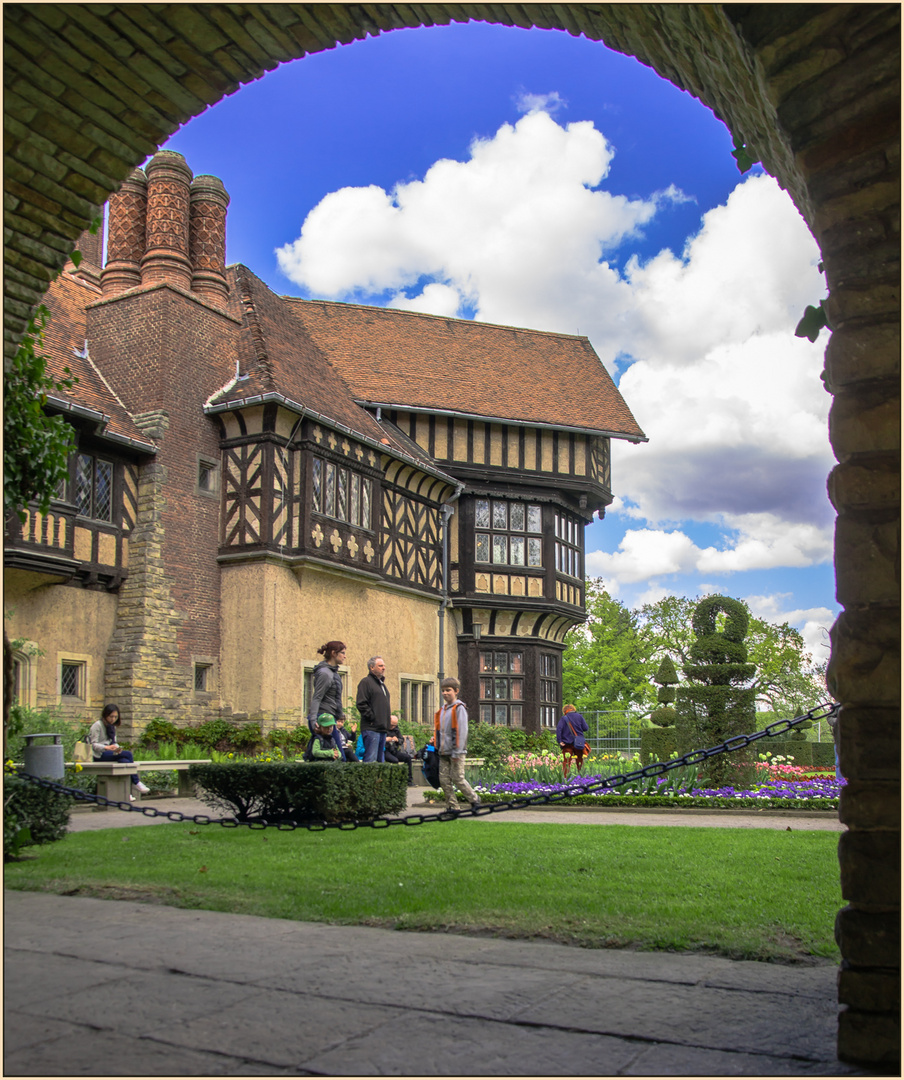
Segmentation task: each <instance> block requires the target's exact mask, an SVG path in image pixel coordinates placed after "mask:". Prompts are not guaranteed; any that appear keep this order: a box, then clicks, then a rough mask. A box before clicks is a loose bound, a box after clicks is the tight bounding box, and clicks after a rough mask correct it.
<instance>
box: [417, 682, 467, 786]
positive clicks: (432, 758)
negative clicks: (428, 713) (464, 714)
mask: <svg viewBox="0 0 904 1080" xmlns="http://www.w3.org/2000/svg"><path fill="white" fill-rule="evenodd" d="M457 704H458V702H456V705H457ZM441 712H442V709H438V710H437V711H436V715H435V716H434V720H433V724H434V727H433V732H434V737H433V742H432V743H427V745H426V746H425V747H424V749H423V751H422V756H421V770H422V771H423V773H424V779H425V780H426V781H427V783H428V784H429V785H430V786H431V787H435V788H437V789H439V786H440V783H439V751H438V750H437V749H436V747H437V745H438V744H439V714H440V713H441ZM457 714H458V709H457V708H454V709H453V710H452V738H453V740H455V741H456V742H457V741H458V723H457V720H456V716H457Z"/></svg>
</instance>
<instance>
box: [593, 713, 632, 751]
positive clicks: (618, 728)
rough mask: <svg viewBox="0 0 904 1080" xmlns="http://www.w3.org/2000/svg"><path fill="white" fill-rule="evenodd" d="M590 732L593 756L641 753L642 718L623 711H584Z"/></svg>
mask: <svg viewBox="0 0 904 1080" xmlns="http://www.w3.org/2000/svg"><path fill="white" fill-rule="evenodd" d="M582 715H583V717H584V719H585V720H586V721H587V726H588V727H589V728H590V731H589V732H588V734H587V745H588V746H589V747H590V751H591V753H593V754H627V756H628V757H631V755H632V754H634V753H638V754H639V753H640V717H639V716H638V715H637V713H630V712H624V711H621V710H605V711H604V710H599V711H597V712H589V711H584V712H583V714H582Z"/></svg>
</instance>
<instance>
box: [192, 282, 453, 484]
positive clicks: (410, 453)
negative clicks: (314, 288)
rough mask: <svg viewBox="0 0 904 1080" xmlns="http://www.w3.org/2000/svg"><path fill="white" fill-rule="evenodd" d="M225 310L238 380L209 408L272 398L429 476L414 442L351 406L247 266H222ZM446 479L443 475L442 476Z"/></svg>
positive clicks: (337, 378)
mask: <svg viewBox="0 0 904 1080" xmlns="http://www.w3.org/2000/svg"><path fill="white" fill-rule="evenodd" d="M227 274H228V275H229V280H230V291H229V296H230V300H229V303H230V310H231V312H232V313H233V314H234V315H236V316H238V317H239V318H241V319H242V322H243V327H242V331H241V334H240V344H239V354H240V356H239V361H240V363H239V370H240V373H241V375H242V376H247V377H243V378H242V379H241V381H238V382H236V383H235V384H234V385H233V386H231V387H229V389H227V390H224V391H223V392H221V393H217V394H214V395H213V397H212V399H211V402H210V404H211V405H213V406H216V405H221V404H224V403H229V402H234V403H236V404H238V403H239V402H241V401H243V400H247V399H248V398H252V397H255V396H257V395H261V396H263V395H265V394H277V395H281V396H282V397H284V398H286V399H288V401H290V402H292V403H295V404H296V405H301V406H303V407H304V408H306V409H309V410H310V411H312V412H314V413H318V414H319V415H321V416H323V417H324V418H326V419H327V420H331V421H333V422H334V423H337V424H339V425H341V426H343V427H345V428H347V429H348V430H350V431H352V432H355V433H357V434H358V435H360V436H363V437H364V438H365V439H367V440H369V441H370V442H371V443H372V444H377V445H381V446H384V447H385V452H387V453H401V454H402V456H403V457H404V458H407V459H412V458H414V459H415V461H417V462H420V463H421V464H422V465H423V466H425V467H428V468H429V470H430V471H431V472H434V473H435V472H437V466H436V463H435V462H433V461H432V459H431V458H430V457H429V456H428V455H427V454H425V453H424V452H423V451H422V450H421V449H420V447H418V446H417V445H416V444H414V443H412V444H410V445H409V444H408V440H406V439H404V437H402V436H400V434H399V433H397V432H395V431H393V430H392V429H391V428H389V427H386V426H383V425H381V424H380V423H378V422H377V420H376V418H375V417H374V416H373V415H372V414H371V413H369V412H368V411H367V410H366V409H362V408H361V406H360V405H358V404H356V402H355V398H354V395H353V394H352V391H351V389H350V388H349V386H348V383H347V382H346V381H345V379H344V378H343V376H342V374H341V373H340V372H339V371H338V370H337V369H336V368H335V367H334V366H333V365H332V364H330V363H329V361H328V360H327V358H326V357H325V356H324V355H323V352H322V351H321V350H320V349H319V348H318V347H317V345H315V344H314V342H313V341H312V340H311V337H310V335H309V334H308V333H307V330H306V328H305V327H304V325H303V324H301V323H300V322H299V321H298V319H297V318H295V315H294V312H293V310H292V308H291V307H290V306H289V305H288V304H286V303H285V301H284V299H283V298H282V297H280V296H277V295H276V293H274V292H272V291H271V290H270V289H269V288H267V286H266V285H265V284H264V283H263V282H262V281H261V280H260V279H259V278H258V277H256V276H255V275H254V274H253V273H252V272H251V271H250V270H249V269H248V268H247V267H246V266H230V267H228V268H227ZM443 475H445V474H443Z"/></svg>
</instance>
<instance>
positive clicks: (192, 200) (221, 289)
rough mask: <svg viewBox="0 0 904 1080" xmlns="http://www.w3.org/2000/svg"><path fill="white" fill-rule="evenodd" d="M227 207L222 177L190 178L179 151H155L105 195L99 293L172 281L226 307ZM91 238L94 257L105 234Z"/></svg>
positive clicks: (210, 301) (189, 170)
mask: <svg viewBox="0 0 904 1080" xmlns="http://www.w3.org/2000/svg"><path fill="white" fill-rule="evenodd" d="M228 206H229V196H228V195H227V194H226V189H225V188H224V187H223V181H222V180H220V179H219V177H216V176H198V177H195V179H194V180H192V172H191V169H189V167H188V165H186V163H185V158H184V157H183V156H182V155H181V154H177V153H175V152H174V151H172V150H160V151H158V152H157V153H156V154H155V155H154V156H153V157H152V158H151V160H150V161H149V162H148V163H147V165H146V166H145V168H144V169H136V170H135V171H134V172H133V173H132V175H131V176H130V177H129V178H128V180H126V181H125V182H124V183H123V185H122V187H121V188H120V189H119V191H117V192H116V194H115V195H112V196H111V197H110V213H109V237H108V240H107V265H106V266H105V267H104V269H103V270H102V271H101V273H100V285H101V291H102V292H103V295H104V297H105V298H106V297H109V296H116V295H117V294H118V293H121V292H125V291H126V289H134V288H137V287H138V286H139V285H144V286H148V285H159V284H161V283H162V282H169V283H170V284H172V285H177V286H179V287H180V288H182V289H185V290H187V291H190V292H193V293H194V294H195V295H196V296H199V297H201V298H203V299H204V300H206V301H207V303H209V304H215V305H216V306H217V307H221V308H225V306H226V298H227V296H228V295H229V286H228V285H227V283H226V208H227V207H228ZM89 239H90V240H92V241H96V245H95V247H96V249H97V261H98V262H99V261H100V250H101V245H102V242H103V237H102V236H99V237H89ZM92 251H94V248H92ZM86 258H88V256H87V255H86Z"/></svg>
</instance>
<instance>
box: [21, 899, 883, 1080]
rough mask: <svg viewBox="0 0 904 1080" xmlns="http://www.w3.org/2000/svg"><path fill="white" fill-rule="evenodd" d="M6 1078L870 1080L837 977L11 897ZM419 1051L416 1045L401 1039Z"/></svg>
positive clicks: (829, 970) (822, 971) (698, 959)
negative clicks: (672, 1079)
mask: <svg viewBox="0 0 904 1080" xmlns="http://www.w3.org/2000/svg"><path fill="white" fill-rule="evenodd" d="M4 916H5V944H6V948H5V970H6V990H7V993H6V995H5V1001H4V1005H5V1019H6V1024H5V1033H6V1038H5V1043H4V1075H6V1076H84V1075H97V1076H124V1075H138V1076H173V1075H176V1076H227V1075H236V1076H241V1075H275V1076H280V1075H293V1076H306V1075H338V1076H343V1075H352V1076H357V1075H378V1076H395V1075H398V1076H430V1075H433V1076H461V1075H464V1076H536V1075H547V1076H598V1075H609V1076H639V1075H651V1074H655V1075H670V1076H684V1075H697V1076H699V1075H726V1076H815V1075H832V1076H864V1075H868V1074H867V1073H865V1072H862V1071H858V1070H856V1069H853V1068H851V1067H849V1066H846V1065H844V1064H842V1063H841V1062H838V1061H836V1060H835V1056H834V1055H835V1025H836V1022H837V1015H836V1014H837V1004H836V998H835V979H836V968H835V967H834V966H832V965H823V966H815V967H807V968H797V967H786V966H779V965H772V964H758V963H756V962H754V961H745V962H743V963H739V964H735V963H733V962H732V961H729V960H724V959H722V958H720V957H706V956H685V955H682V954H667V953H656V954H645V953H632V952H630V951H629V950H609V949H600V950H587V949H576V948H572V947H569V946H566V945H557V944H554V943H550V942H538V943H533V942H525V941H514V940H505V939H498V938H483V937H468V936H463V935H445V934H417V933H412V932H406V931H393V930H381V929H375V928H370V927H339V926H326V925H323V924H316V923H297V922H292V921H290V920H284V919H263V918H258V917H255V916H249V915H234V914H230V913H225V912H206V911H194V910H182V909H177V908H168V907H165V906H159V905H147V904H141V903H137V902H133V901H121V900H117V901H111V900H98V899H94V898H89V897H77V896H72V897H66V896H54V895H51V894H45V893H24V892H22V893H20V892H14V891H7V892H6V894H5V911H4ZM402 1033H404V1034H402Z"/></svg>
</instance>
